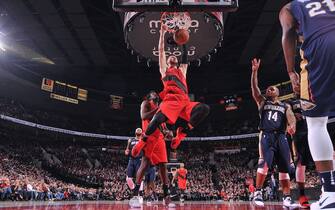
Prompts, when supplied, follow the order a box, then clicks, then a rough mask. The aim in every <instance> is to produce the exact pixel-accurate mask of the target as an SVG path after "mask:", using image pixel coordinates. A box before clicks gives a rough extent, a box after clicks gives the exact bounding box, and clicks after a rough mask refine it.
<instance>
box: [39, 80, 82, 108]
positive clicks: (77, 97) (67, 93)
mask: <svg viewBox="0 0 335 210" xmlns="http://www.w3.org/2000/svg"><path fill="white" fill-rule="evenodd" d="M41 89H42V90H44V91H47V92H50V98H52V99H56V100H60V101H65V102H68V103H72V104H78V103H79V101H87V93H88V91H87V90H85V89H81V88H78V87H77V86H74V85H70V84H66V83H64V82H59V81H55V80H51V79H47V78H43V80H42V85H41Z"/></svg>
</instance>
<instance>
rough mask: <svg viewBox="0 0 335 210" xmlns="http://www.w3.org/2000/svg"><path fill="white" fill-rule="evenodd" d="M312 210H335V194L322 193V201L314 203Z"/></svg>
mask: <svg viewBox="0 0 335 210" xmlns="http://www.w3.org/2000/svg"><path fill="white" fill-rule="evenodd" d="M311 210H335V192H322V194H321V196H320V200H319V201H317V202H315V203H312V205H311Z"/></svg>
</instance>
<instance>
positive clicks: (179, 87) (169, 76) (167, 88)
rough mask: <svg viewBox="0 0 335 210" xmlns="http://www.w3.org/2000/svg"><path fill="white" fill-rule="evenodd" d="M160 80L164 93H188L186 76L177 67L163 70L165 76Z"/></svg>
mask: <svg viewBox="0 0 335 210" xmlns="http://www.w3.org/2000/svg"><path fill="white" fill-rule="evenodd" d="M162 82H163V85H164V90H163V92H165V93H168V92H172V93H176V94H188V87H187V82H186V78H185V77H184V75H183V73H182V72H181V70H180V69H179V68H176V67H171V68H168V69H167V70H166V72H165V77H163V78H162Z"/></svg>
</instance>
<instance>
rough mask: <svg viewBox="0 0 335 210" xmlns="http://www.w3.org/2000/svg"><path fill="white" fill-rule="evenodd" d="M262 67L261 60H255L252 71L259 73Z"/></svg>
mask: <svg viewBox="0 0 335 210" xmlns="http://www.w3.org/2000/svg"><path fill="white" fill-rule="evenodd" d="M260 65H261V59H257V58H254V59H253V60H252V61H251V69H252V71H258V69H259V66H260Z"/></svg>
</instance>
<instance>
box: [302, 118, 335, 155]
mask: <svg viewBox="0 0 335 210" xmlns="http://www.w3.org/2000/svg"><path fill="white" fill-rule="evenodd" d="M306 120H307V126H308V144H309V149H310V151H311V154H312V157H313V160H314V161H325V160H333V152H334V148H333V144H332V141H331V139H330V136H329V133H328V130H327V121H328V117H306Z"/></svg>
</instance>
